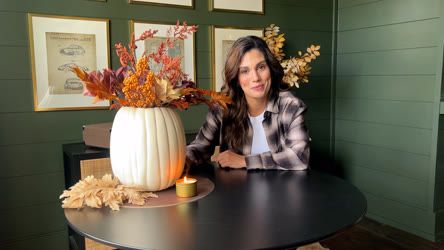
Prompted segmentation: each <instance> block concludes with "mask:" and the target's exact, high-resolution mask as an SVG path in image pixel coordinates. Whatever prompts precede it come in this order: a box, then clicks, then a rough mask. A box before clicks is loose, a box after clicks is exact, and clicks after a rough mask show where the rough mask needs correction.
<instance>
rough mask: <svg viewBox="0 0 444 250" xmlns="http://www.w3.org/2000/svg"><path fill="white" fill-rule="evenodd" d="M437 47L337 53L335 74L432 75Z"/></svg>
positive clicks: (434, 68)
mask: <svg viewBox="0 0 444 250" xmlns="http://www.w3.org/2000/svg"><path fill="white" fill-rule="evenodd" d="M436 53H437V49H436V48H434V47H432V48H418V49H404V50H389V51H382V52H381V51H378V52H367V53H350V54H338V65H337V74H338V75H339V76H343V75H434V74H435V70H436V67H435V64H436V60H435V59H436V56H437V54H436Z"/></svg>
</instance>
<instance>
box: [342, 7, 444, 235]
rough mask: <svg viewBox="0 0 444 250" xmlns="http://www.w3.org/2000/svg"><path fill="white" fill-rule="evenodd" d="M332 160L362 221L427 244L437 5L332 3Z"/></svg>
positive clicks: (437, 72) (438, 61) (438, 51)
mask: <svg viewBox="0 0 444 250" xmlns="http://www.w3.org/2000/svg"><path fill="white" fill-rule="evenodd" d="M338 3H339V4H338V31H337V71H336V73H337V76H336V92H335V93H336V96H335V118H334V120H335V158H336V159H337V160H338V161H340V162H341V163H342V167H343V168H344V172H345V177H346V179H348V180H350V181H351V182H352V183H354V184H355V185H356V186H358V187H359V188H360V189H361V191H363V192H364V193H365V195H366V197H367V200H368V213H367V215H368V216H369V217H370V218H374V219H376V220H378V221H381V222H384V223H387V224H390V225H393V226H395V227H398V228H401V229H403V230H406V231H409V232H412V233H414V234H417V235H420V236H422V237H425V238H427V239H431V240H434V239H435V236H436V235H435V233H436V232H437V231H438V230H439V229H438V228H436V227H435V222H436V213H435V212H436V211H435V207H434V199H435V188H434V187H435V181H437V180H435V168H436V151H437V149H436V138H437V131H438V128H437V124H438V115H439V96H440V79H441V77H440V76H441V71H442V69H441V66H442V58H441V57H442V46H441V40H440V38H441V36H440V35H439V34H440V33H442V31H441V30H440V24H441V19H440V0H429V1H427V3H425V2H424V1H417V0H359V1H358V0H339V2H338Z"/></svg>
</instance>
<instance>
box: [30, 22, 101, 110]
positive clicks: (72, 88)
mask: <svg viewBox="0 0 444 250" xmlns="http://www.w3.org/2000/svg"><path fill="white" fill-rule="evenodd" d="M108 22H109V21H108V20H107V19H92V18H82V17H66V16H49V15H38V14H28V24H29V38H30V39H29V43H30V44H29V47H30V51H31V53H30V54H31V64H32V80H33V92H34V110H35V111H52V110H79V109H104V108H108V107H109V101H100V102H97V103H94V104H93V103H92V101H91V98H90V97H88V96H84V95H83V83H82V81H81V80H80V79H79V78H77V76H76V75H75V74H74V73H73V72H71V70H70V69H71V67H72V66H74V65H76V66H78V67H80V68H82V69H84V70H85V71H93V70H101V69H103V68H109V65H110V63H109V38H108V26H109V25H108Z"/></svg>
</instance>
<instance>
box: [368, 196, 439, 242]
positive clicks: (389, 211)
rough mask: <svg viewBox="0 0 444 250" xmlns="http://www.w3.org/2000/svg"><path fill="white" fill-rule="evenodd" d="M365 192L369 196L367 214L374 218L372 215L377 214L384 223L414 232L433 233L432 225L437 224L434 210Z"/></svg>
mask: <svg viewBox="0 0 444 250" xmlns="http://www.w3.org/2000/svg"><path fill="white" fill-rule="evenodd" d="M364 194H365V197H366V198H367V206H368V210H367V216H369V217H370V218H374V217H373V216H372V215H376V216H378V217H379V218H382V219H383V220H382V222H383V223H387V224H389V225H393V226H395V227H398V228H401V229H404V230H406V231H410V232H413V233H418V232H420V233H422V236H424V235H425V234H427V235H429V237H430V236H431V235H433V233H434V232H433V227H431V226H430V225H434V224H435V222H434V215H433V213H432V212H429V211H426V210H424V209H421V208H417V207H413V206H408V205H406V204H405V203H400V202H397V201H394V200H392V199H386V198H383V197H380V196H375V195H373V194H371V193H368V192H364ZM379 221H381V220H379ZM393 222H394V223H396V224H394V223H393Z"/></svg>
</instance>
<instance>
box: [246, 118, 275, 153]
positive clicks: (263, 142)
mask: <svg viewBox="0 0 444 250" xmlns="http://www.w3.org/2000/svg"><path fill="white" fill-rule="evenodd" d="M264 113H265V111H264V112H262V114H260V115H258V116H256V117H252V116H250V115H248V117H249V118H250V122H251V125H252V126H253V142H252V144H251V154H252V155H256V154H261V153H263V152H268V151H270V148H269V147H268V143H267V138H266V137H265V131H264V127H263V126H262V121H263V120H264Z"/></svg>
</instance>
